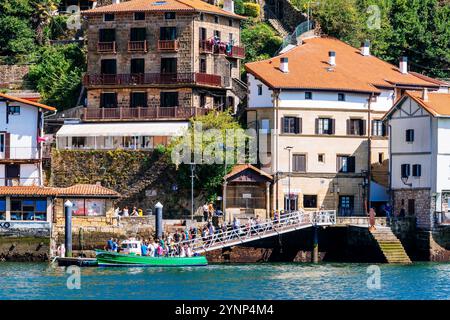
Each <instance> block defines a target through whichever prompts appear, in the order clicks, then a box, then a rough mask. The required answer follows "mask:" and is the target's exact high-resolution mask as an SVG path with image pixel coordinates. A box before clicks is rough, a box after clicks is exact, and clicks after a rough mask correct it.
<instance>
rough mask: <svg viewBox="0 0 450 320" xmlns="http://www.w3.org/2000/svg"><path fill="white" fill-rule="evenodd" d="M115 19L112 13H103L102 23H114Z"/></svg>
mask: <svg viewBox="0 0 450 320" xmlns="http://www.w3.org/2000/svg"><path fill="white" fill-rule="evenodd" d="M115 19H116V16H115V15H114V14H113V13H105V15H104V16H103V20H104V21H114V20H115Z"/></svg>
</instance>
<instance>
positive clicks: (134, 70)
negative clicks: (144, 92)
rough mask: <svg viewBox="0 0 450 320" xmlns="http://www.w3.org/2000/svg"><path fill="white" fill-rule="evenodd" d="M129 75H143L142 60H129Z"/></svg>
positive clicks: (143, 61)
mask: <svg viewBox="0 0 450 320" xmlns="http://www.w3.org/2000/svg"><path fill="white" fill-rule="evenodd" d="M130 71H131V74H141V73H145V60H144V59H131V68H130Z"/></svg>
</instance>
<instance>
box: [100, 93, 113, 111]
mask: <svg viewBox="0 0 450 320" xmlns="http://www.w3.org/2000/svg"><path fill="white" fill-rule="evenodd" d="M100 108H117V93H115V92H103V93H102V94H101V95H100Z"/></svg>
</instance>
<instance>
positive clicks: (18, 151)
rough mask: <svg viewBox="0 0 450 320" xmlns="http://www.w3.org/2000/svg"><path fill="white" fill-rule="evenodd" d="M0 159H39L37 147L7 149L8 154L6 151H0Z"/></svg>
mask: <svg viewBox="0 0 450 320" xmlns="http://www.w3.org/2000/svg"><path fill="white" fill-rule="evenodd" d="M0 159H7V160H9V159H12V160H29V159H30V160H37V159H39V149H38V148H37V147H9V154H8V153H7V152H6V150H3V151H0Z"/></svg>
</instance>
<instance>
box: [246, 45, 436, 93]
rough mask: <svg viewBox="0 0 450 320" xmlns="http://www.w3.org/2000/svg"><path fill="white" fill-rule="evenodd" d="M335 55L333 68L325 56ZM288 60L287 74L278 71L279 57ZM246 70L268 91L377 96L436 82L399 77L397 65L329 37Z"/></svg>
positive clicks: (257, 63) (409, 76) (260, 62)
mask: <svg viewBox="0 0 450 320" xmlns="http://www.w3.org/2000/svg"><path fill="white" fill-rule="evenodd" d="M330 51H334V52H335V53H336V66H334V67H331V66H330V65H329V64H328V60H329V58H328V53H329V52H330ZM281 57H287V58H288V61H289V62H288V64H289V72H287V73H283V72H281V71H280V70H279V66H280V58H281ZM245 68H246V70H247V71H248V72H249V73H251V74H253V75H254V76H255V77H256V78H258V79H260V80H261V81H262V82H264V83H265V84H266V85H268V86H269V87H271V88H279V89H283V88H284V89H313V90H314V89H317V90H333V91H350V92H352V91H354V92H367V93H370V92H374V93H378V92H380V90H379V89H378V88H380V87H381V88H384V87H388V88H391V87H393V86H395V85H400V86H407V87H408V86H413V87H416V86H420V87H422V86H427V87H430V88H436V87H437V85H436V84H435V83H432V82H429V81H426V80H423V79H421V78H419V77H416V76H414V75H413V74H411V73H408V74H402V73H401V72H400V70H399V68H398V67H397V66H394V65H391V64H389V63H387V62H385V61H383V60H380V59H378V58H376V57H374V56H363V55H362V54H361V53H360V50H359V49H356V48H353V47H351V46H349V45H348V44H346V43H344V42H342V41H340V40H337V39H334V38H329V37H318V38H310V39H306V40H304V43H303V44H301V45H299V46H297V47H295V48H293V49H291V50H289V51H287V52H286V53H283V54H281V55H279V56H277V57H274V58H271V59H268V60H263V61H259V62H251V63H247V64H246V65H245Z"/></svg>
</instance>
